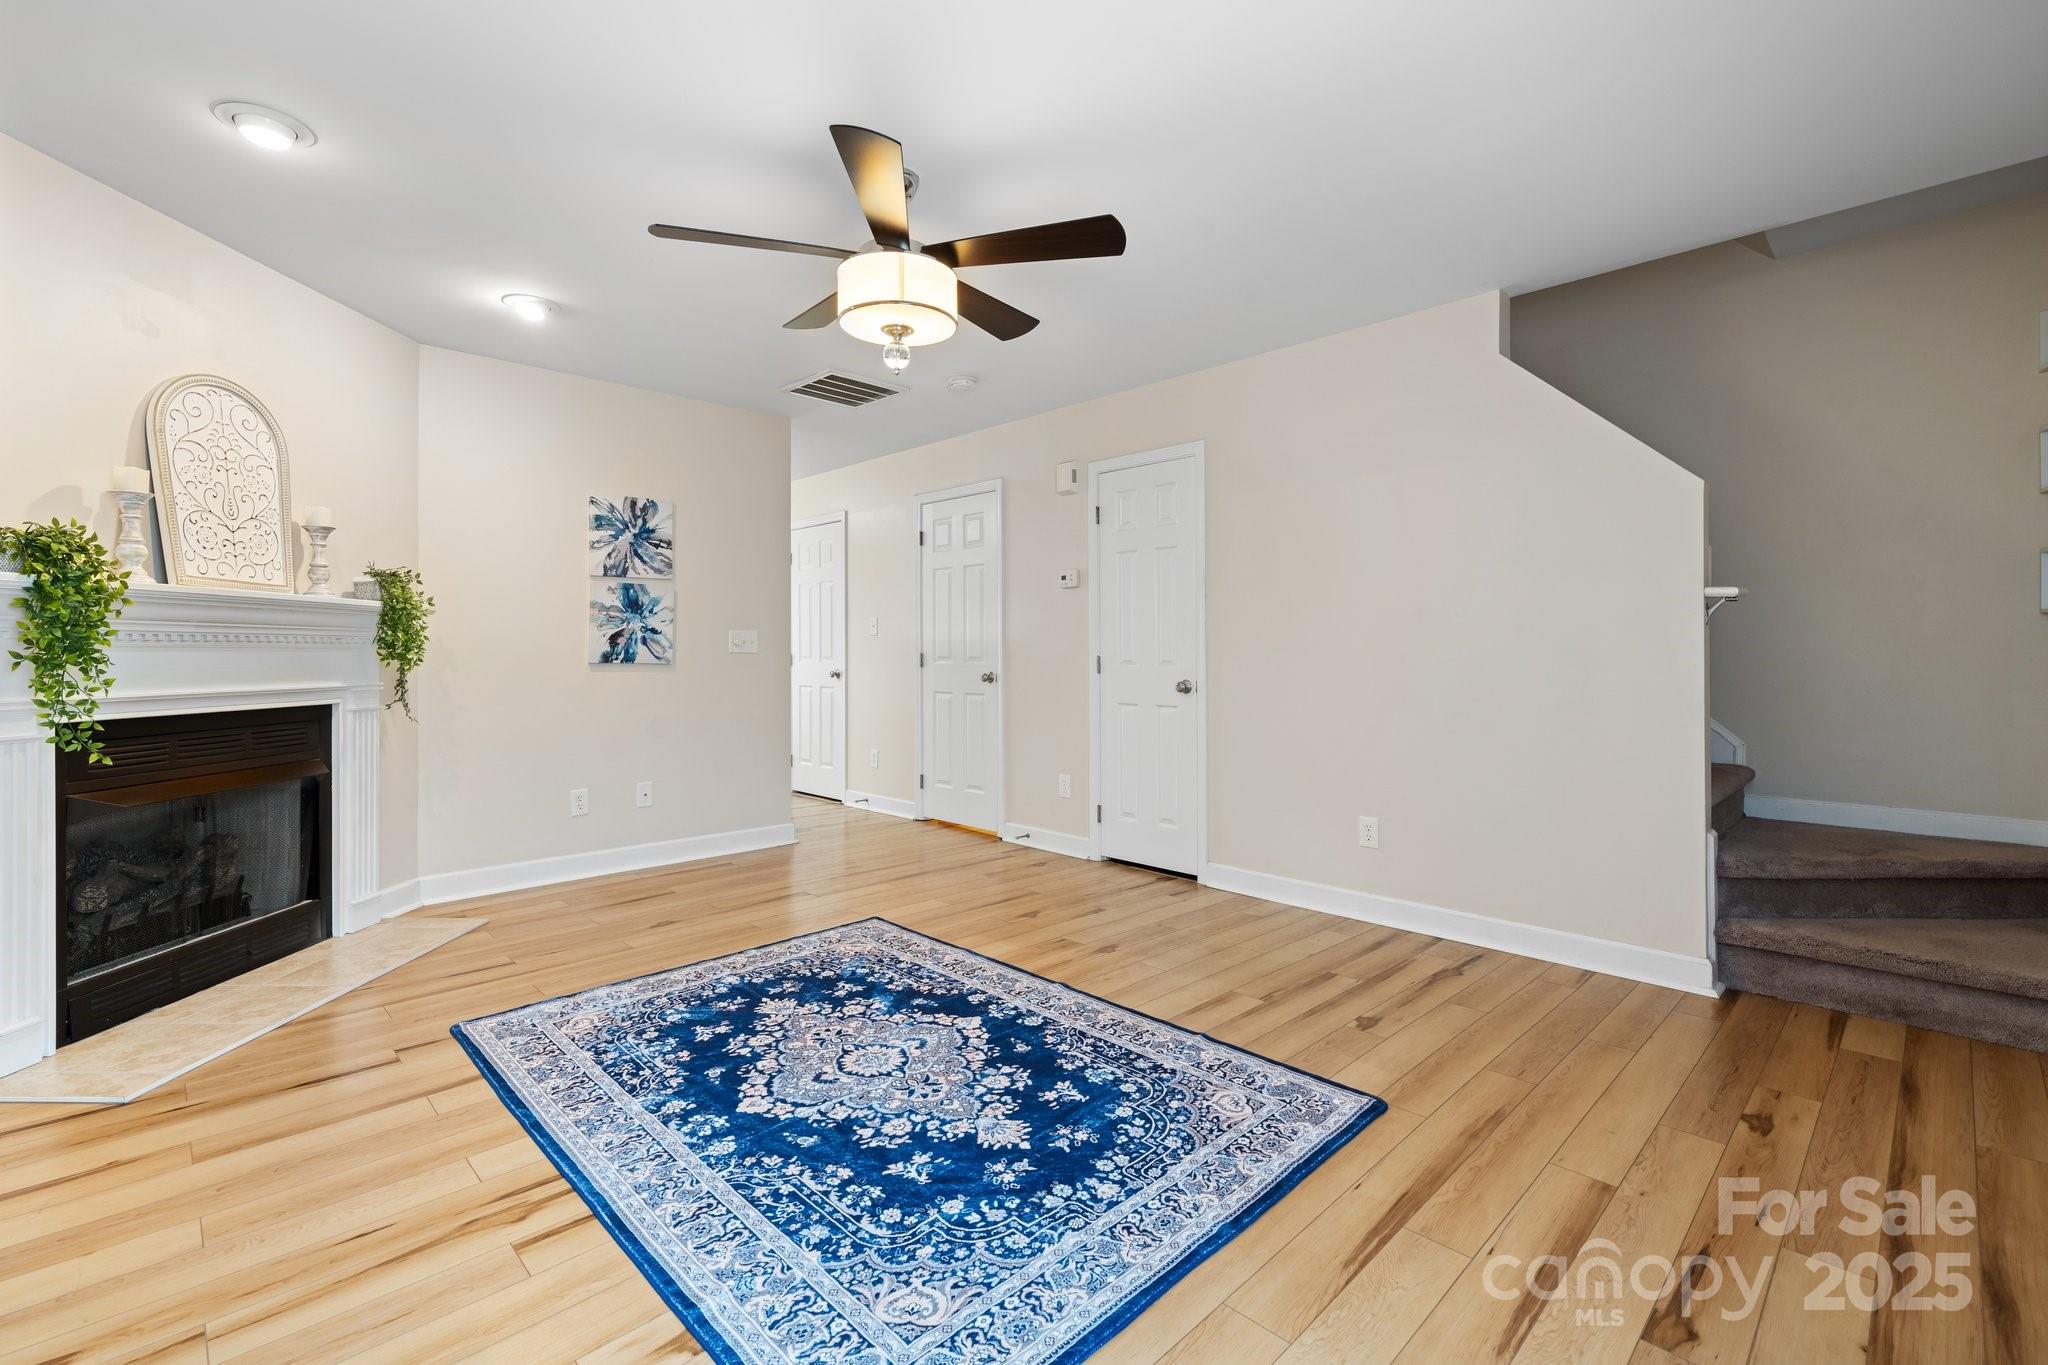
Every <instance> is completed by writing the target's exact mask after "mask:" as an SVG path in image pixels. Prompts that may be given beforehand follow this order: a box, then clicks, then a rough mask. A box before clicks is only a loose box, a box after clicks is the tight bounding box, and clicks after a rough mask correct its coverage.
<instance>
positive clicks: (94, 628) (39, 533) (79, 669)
mask: <svg viewBox="0 0 2048 1365" xmlns="http://www.w3.org/2000/svg"><path fill="white" fill-rule="evenodd" d="M0 568H10V569H14V570H16V571H18V572H20V573H22V574H23V575H25V579H24V581H23V583H22V587H21V592H20V594H19V595H18V596H16V597H15V598H14V599H13V602H12V606H13V607H14V609H15V611H16V612H17V613H19V618H18V620H17V622H16V624H15V634H16V637H17V642H18V643H19V645H20V646H21V647H20V648H19V649H10V650H9V651H7V657H8V659H9V660H10V661H11V662H10V664H9V667H10V668H11V669H19V668H20V667H21V666H22V665H23V664H27V665H28V668H29V697H30V700H31V701H32V702H33V703H34V705H35V709H36V719H37V721H39V722H40V723H41V724H42V727H43V728H44V729H45V730H47V731H49V732H50V743H52V744H54V745H56V746H57V747H58V748H59V749H61V750H64V751H65V752H66V753H79V752H83V753H84V754H85V755H86V761H87V762H89V763H110V762H112V761H113V760H111V759H109V758H108V757H107V756H106V754H105V753H104V752H103V751H102V750H101V747H100V739H99V734H100V729H101V726H100V722H99V719H98V717H99V706H100V700H101V699H102V698H104V697H105V696H106V695H107V693H108V692H110V691H111V690H112V689H113V686H114V668H113V661H112V660H111V659H110V658H109V657H108V649H109V647H110V646H111V645H112V644H113V642H114V622H115V621H117V620H118V619H120V615H121V609H122V608H124V607H126V606H127V605H128V604H129V598H128V571H127V570H126V569H124V568H122V567H121V566H120V565H119V564H118V563H116V562H115V560H114V558H113V556H112V555H110V554H108V553H107V547H106V546H105V545H104V544H102V543H101V542H100V538H99V537H98V536H96V535H94V534H93V532H92V531H91V529H90V528H88V527H86V526H85V525H83V524H81V523H80V522H78V521H75V520H74V521H71V522H68V523H67V522H62V521H58V520H57V519H55V518H52V519H51V520H50V521H49V523H48V524H47V525H45V524H40V523H31V524H29V525H27V526H0Z"/></svg>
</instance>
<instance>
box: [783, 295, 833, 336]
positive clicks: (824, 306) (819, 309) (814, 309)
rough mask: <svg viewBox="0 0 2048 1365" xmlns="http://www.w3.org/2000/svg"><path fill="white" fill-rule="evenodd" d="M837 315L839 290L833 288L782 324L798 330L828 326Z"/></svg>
mask: <svg viewBox="0 0 2048 1365" xmlns="http://www.w3.org/2000/svg"><path fill="white" fill-rule="evenodd" d="M838 317H839V291H838V290H836V289H835V290H833V291H832V292H831V293H829V294H827V295H826V296H825V297H824V298H822V299H819V300H818V301H817V302H816V303H814V304H812V305H811V306H810V307H808V308H806V309H804V311H803V312H801V313H798V314H797V315H796V316H795V317H793V318H791V319H790V320H789V321H788V322H785V323H783V324H782V325H783V326H784V327H789V328H794V329H796V330H799V331H809V330H810V329H811V328H814V327H830V326H831V325H832V323H833V322H834V321H835V320H836V319H837V318H838Z"/></svg>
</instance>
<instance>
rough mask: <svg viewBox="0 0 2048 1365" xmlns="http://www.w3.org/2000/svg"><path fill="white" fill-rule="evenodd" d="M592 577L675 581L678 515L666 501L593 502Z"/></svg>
mask: <svg viewBox="0 0 2048 1365" xmlns="http://www.w3.org/2000/svg"><path fill="white" fill-rule="evenodd" d="M590 573H591V576H592V577H597V578H674V577H675V576H676V511H675V507H674V505H673V504H671V503H670V502H668V501H667V500H666V499H663V498H620V499H619V500H618V501H617V502H613V501H612V500H611V499H610V498H600V497H592V498H591V499H590Z"/></svg>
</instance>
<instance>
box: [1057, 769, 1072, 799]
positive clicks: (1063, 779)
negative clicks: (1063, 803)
mask: <svg viewBox="0 0 2048 1365" xmlns="http://www.w3.org/2000/svg"><path fill="white" fill-rule="evenodd" d="M1073 794H1074V776H1073V774H1072V773H1061V774H1060V795H1061V796H1072V795H1073Z"/></svg>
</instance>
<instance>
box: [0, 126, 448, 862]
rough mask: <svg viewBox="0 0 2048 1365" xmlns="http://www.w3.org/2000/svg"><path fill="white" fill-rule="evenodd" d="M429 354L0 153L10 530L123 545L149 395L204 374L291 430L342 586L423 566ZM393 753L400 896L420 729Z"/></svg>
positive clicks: (205, 242) (388, 731) (389, 790)
mask: <svg viewBox="0 0 2048 1365" xmlns="http://www.w3.org/2000/svg"><path fill="white" fill-rule="evenodd" d="M418 350H419V348H418V347H417V346H415V345H414V344H413V342H412V341H410V340H408V339H407V338H406V337H403V336H401V335H399V334H398V333H397V332H394V331H392V330H391V329H390V328H388V327H384V326H382V325H380V324H378V323H375V322H372V321H371V320H370V319H368V318H366V317H364V316H363V315H362V314H360V313H357V312H354V311H352V310H351V309H348V308H344V307H343V306H342V305H340V304H338V303H336V302H334V300H332V299H329V298H327V297H325V296H324V295H321V294H317V293H315V292H313V291H312V290H310V289H308V288H306V287H305V286H304V285H302V284H298V283H296V282H295V281H292V280H289V279H286V278H285V277H284V276H282V275H280V274H278V273H277V272H276V271H274V270H271V269H269V268H268V267H267V266H262V265H258V264H257V263H256V262H254V261H252V260H250V259H249V258H248V257H246V256H243V255H240V254H238V253H237V252H234V251H231V250H230V249H228V248H227V247H225V246H222V245H221V244H220V243H219V242H216V241H214V240H212V239H211V238H208V237H202V236H201V235H199V234H198V233H196V232H194V231H192V230H191V229H190V228H188V227H185V226H183V225H182V224H180V223H177V222H174V221H172V220H171V219H169V218H166V217H164V216H163V215H162V214H160V213H158V212H156V211H155V210H154V209H150V208H146V207H144V206H143V205H141V204H139V203H137V202H136V201H135V200H133V199H130V198H128V197H127V196H125V195H122V194H119V193H116V192H115V191H113V190H111V189H108V188H107V187H106V186H104V185H102V184H100V183H98V182H97V181H95V180H91V179H89V178H87V177H86V176H83V175H80V174H79V173H78V172H77V171H74V170H72V169H70V168H69V167H67V166H64V165H62V164H61V163H59V162H56V161H52V160H51V159H50V158H48V157H46V156H43V155H42V154H41V153H39V152H36V151H33V150H31V149H30V148H28V147H26V146H23V145H22V144H21V143H19V142H16V141H14V140H13V139H11V138H7V137H0V413H4V414H5V417H4V420H0V521H6V522H9V523H18V522H22V521H27V520H30V519H34V520H48V519H49V518H50V517H53V516H58V517H74V516H75V517H77V518H79V519H80V520H82V521H86V522H89V523H90V524H91V525H92V527H93V528H94V529H95V530H96V531H98V532H99V534H100V537H101V538H102V539H103V540H105V541H107V542H108V543H109V544H111V543H112V542H113V539H114V532H115V529H116V524H117V521H118V518H117V517H116V516H115V515H114V511H113V504H112V501H111V500H110V499H109V498H108V497H107V496H106V489H107V487H108V484H109V478H108V472H107V471H108V470H109V469H110V468H111V467H112V466H114V465H117V464H131V465H141V464H143V463H145V460H144V455H143V435H142V427H143V411H144V408H145V407H146V405H147V403H148V399H149V395H150V392H151V391H152V390H153V389H155V387H156V386H157V385H158V384H159V383H161V382H163V381H164V380H166V379H169V378H171V377H172V376H173V375H179V374H186V373H192V372H205V373H211V374H220V375H225V376H227V377H229V378H231V379H233V380H235V381H236V382H238V383H241V384H243V385H246V386H247V387H248V388H249V389H250V390H251V391H252V392H254V393H256V394H257V395H259V396H260V397H261V398H262V399H263V401H264V403H265V405H266V406H268V407H269V408H270V410H271V412H272V414H273V415H274V416H275V417H276V418H277V421H278V425H279V426H280V427H281V428H282V430H283V432H284V438H285V443H286V446H287V448H288V451H289V454H290V458H291V470H292V492H293V496H294V498H295V499H296V500H298V501H299V502H301V503H305V504H311V503H322V504H326V505H329V506H331V507H333V508H334V514H335V520H336V521H337V522H338V523H339V524H340V527H341V529H340V530H339V531H337V532H336V533H335V536H334V539H333V542H332V546H333V554H334V560H335V563H336V564H337V565H338V566H339V568H338V569H337V573H336V576H337V578H341V577H343V576H345V575H352V574H353V573H354V572H355V570H356V569H358V568H360V567H361V566H362V565H363V564H365V563H367V562H369V561H371V560H376V561H378V562H380V563H386V564H389V563H412V562H414V561H415V560H416V559H417V557H418V554H419V519H418V514H417V506H418V504H417V499H416V497H415V484H414V472H413V471H414V464H415V460H416V449H417V440H418V438H417V417H418V407H419V370H418ZM154 567H155V570H156V572H157V573H158V574H159V575H161V573H162V570H163V564H162V560H161V558H160V557H159V558H158V559H156V560H155V561H154ZM382 748H383V764H384V768H383V792H384V809H383V812H382V818H381V820H380V822H379V828H378V848H379V855H380V862H381V871H382V877H383V881H384V884H385V885H386V886H397V885H400V884H402V883H405V882H408V881H410V880H411V878H412V877H413V876H414V875H415V872H416V870H417V867H418V846H419V843H418V837H417V818H416V802H415V796H414V792H415V782H416V771H417V763H418V745H417V732H416V730H415V727H414V726H413V725H412V724H411V723H410V722H408V721H407V720H405V718H404V717H403V716H401V715H399V714H398V713H396V712H387V713H386V714H385V718H384V730H383V745H382Z"/></svg>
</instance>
